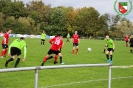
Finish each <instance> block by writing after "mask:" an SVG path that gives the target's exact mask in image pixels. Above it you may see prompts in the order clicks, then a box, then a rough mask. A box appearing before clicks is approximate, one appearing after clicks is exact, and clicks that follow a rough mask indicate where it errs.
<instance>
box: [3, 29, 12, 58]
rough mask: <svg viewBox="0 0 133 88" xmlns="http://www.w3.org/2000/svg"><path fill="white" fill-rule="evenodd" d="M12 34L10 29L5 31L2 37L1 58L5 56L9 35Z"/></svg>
mask: <svg viewBox="0 0 133 88" xmlns="http://www.w3.org/2000/svg"><path fill="white" fill-rule="evenodd" d="M11 32H12V30H11V29H7V31H6V33H5V34H4V35H3V39H2V48H3V49H2V51H1V58H3V56H6V54H7V51H8V42H9V34H10V33H11Z"/></svg>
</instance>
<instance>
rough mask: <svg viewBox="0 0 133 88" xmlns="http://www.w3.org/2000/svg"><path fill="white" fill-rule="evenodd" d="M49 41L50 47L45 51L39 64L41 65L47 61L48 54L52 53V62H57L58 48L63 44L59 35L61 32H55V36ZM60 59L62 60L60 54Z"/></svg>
mask: <svg viewBox="0 0 133 88" xmlns="http://www.w3.org/2000/svg"><path fill="white" fill-rule="evenodd" d="M49 43H51V44H52V45H51V47H50V49H49V51H48V53H47V55H46V56H45V57H44V59H43V62H42V64H41V66H43V65H44V63H45V62H46V61H47V59H48V57H49V55H51V54H54V55H53V57H54V64H56V63H58V62H57V58H58V57H57V56H58V54H59V49H60V48H61V46H62V45H63V40H62V37H61V34H57V36H56V37H54V38H52V39H50V40H49ZM60 58H61V60H62V56H61V57H60Z"/></svg>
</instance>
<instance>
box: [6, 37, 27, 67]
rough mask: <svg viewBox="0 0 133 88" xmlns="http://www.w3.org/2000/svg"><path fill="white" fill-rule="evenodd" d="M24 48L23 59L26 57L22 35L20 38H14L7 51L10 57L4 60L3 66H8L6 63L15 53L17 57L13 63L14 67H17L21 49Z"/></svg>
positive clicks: (12, 58) (13, 57) (11, 59)
mask: <svg viewBox="0 0 133 88" xmlns="http://www.w3.org/2000/svg"><path fill="white" fill-rule="evenodd" d="M23 48H24V58H23V61H24V60H25V59H26V42H25V41H24V37H21V38H20V39H15V40H14V41H13V42H12V43H11V45H10V47H9V51H8V53H9V54H11V56H12V57H11V58H10V59H9V60H7V61H6V63H5V67H7V66H8V63H9V62H11V61H13V60H14V59H15V55H17V57H18V59H17V60H16V63H15V65H14V68H16V67H17V65H18V64H19V61H20V58H21V50H22V49H23Z"/></svg>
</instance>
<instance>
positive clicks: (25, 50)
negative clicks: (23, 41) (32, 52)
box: [23, 46, 27, 61]
mask: <svg viewBox="0 0 133 88" xmlns="http://www.w3.org/2000/svg"><path fill="white" fill-rule="evenodd" d="M26 53H27V46H24V58H23V61H25V59H26Z"/></svg>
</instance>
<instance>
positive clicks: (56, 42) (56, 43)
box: [49, 37, 63, 51]
mask: <svg viewBox="0 0 133 88" xmlns="http://www.w3.org/2000/svg"><path fill="white" fill-rule="evenodd" d="M49 42H50V43H52V45H51V48H50V49H51V50H55V51H58V50H59V48H61V47H62V44H63V40H62V38H61V37H54V38H52V39H50V40H49Z"/></svg>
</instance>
